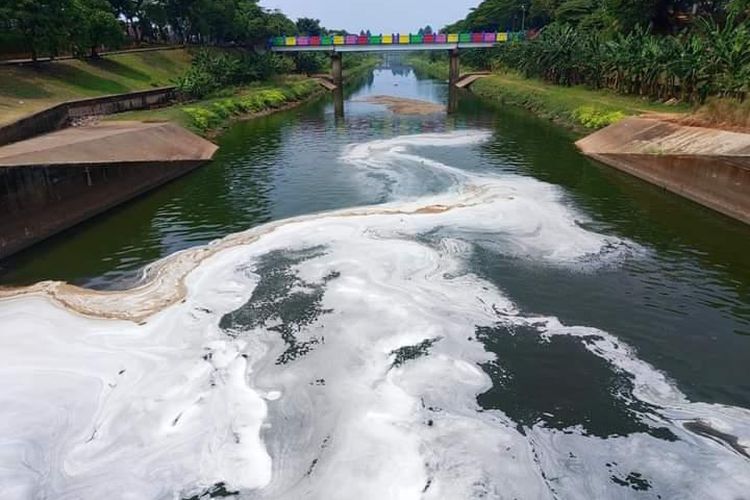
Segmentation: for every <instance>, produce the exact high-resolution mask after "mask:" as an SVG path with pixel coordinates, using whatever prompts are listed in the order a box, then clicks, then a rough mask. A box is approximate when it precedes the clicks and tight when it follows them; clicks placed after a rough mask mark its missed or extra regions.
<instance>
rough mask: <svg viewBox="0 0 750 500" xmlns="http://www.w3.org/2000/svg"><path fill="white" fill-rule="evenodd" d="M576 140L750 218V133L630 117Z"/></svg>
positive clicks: (620, 164) (630, 169)
mask: <svg viewBox="0 0 750 500" xmlns="http://www.w3.org/2000/svg"><path fill="white" fill-rule="evenodd" d="M576 145H577V146H578V147H579V148H580V149H581V151H583V152H584V153H585V154H586V155H588V156H590V157H592V158H594V159H596V160H598V161H601V162H602V163H605V164H607V165H610V166H612V167H615V168H617V169H619V170H622V171H623V172H627V173H629V174H631V175H634V176H636V177H639V178H641V179H643V180H646V181H648V182H651V183H653V184H656V185H657V186H660V187H662V188H664V189H666V190H668V191H671V192H673V193H676V194H679V195H681V196H684V197H685V198H688V199H690V200H693V201H695V202H697V203H700V204H701V205H704V206H706V207H709V208H711V209H713V210H716V211H718V212H721V213H723V214H725V215H728V216H730V217H733V218H735V219H738V220H740V221H743V222H745V223H747V224H750V134H741V133H736V132H728V131H723V130H717V129H709V128H701V127H688V126H683V125H678V124H674V123H669V122H664V121H660V120H653V119H646V118H627V119H625V120H622V121H621V122H618V123H616V124H614V125H610V126H609V127H607V128H605V129H603V130H600V131H599V132H596V133H594V134H592V135H590V136H588V137H586V138H584V139H581V140H580V141H578V142H577V143H576Z"/></svg>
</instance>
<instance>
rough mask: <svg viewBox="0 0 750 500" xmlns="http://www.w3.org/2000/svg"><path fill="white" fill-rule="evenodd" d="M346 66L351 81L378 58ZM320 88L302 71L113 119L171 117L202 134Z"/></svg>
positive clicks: (307, 96) (300, 98) (309, 95)
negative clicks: (301, 72)
mask: <svg viewBox="0 0 750 500" xmlns="http://www.w3.org/2000/svg"><path fill="white" fill-rule="evenodd" d="M352 61H353V62H352V63H350V64H348V65H347V68H348V69H347V70H345V75H346V79H348V80H350V81H352V80H355V79H356V78H358V77H359V76H360V75H361V74H363V73H365V72H366V71H369V70H370V69H371V68H372V67H373V66H375V65H376V64H377V62H378V61H379V59H378V58H375V57H371V56H364V57H355V58H352ZM323 92H324V91H323V88H322V87H321V86H320V85H319V84H318V82H316V81H315V80H313V79H311V78H306V77H304V76H301V75H286V76H275V77H271V78H270V79H269V80H265V81H260V82H254V83H250V84H244V85H240V86H235V87H226V88H223V89H221V90H217V91H215V92H212V93H211V94H210V95H209V96H207V97H205V98H203V99H201V100H195V101H192V102H188V103H183V104H178V105H175V106H170V107H165V108H159V109H151V110H143V111H133V112H128V113H120V114H117V115H112V116H110V117H109V119H112V120H141V121H172V122H175V123H178V124H180V125H182V126H183V127H185V128H188V129H190V130H192V131H193V132H196V133H198V134H201V135H203V136H212V135H214V134H215V133H217V132H218V131H219V130H221V129H223V128H224V127H226V126H227V125H229V124H230V123H231V122H232V121H234V120H238V119H244V118H248V117H252V116H254V115H258V114H264V113H268V112H272V111H274V110H277V109H283V108H284V107H286V106H289V105H293V104H295V103H298V102H302V101H305V100H308V99H311V98H313V97H315V96H317V95H320V94H322V93H323Z"/></svg>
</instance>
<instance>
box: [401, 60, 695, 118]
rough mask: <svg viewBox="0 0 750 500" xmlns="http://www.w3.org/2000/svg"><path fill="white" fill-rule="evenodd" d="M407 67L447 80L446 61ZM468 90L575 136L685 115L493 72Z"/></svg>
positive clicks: (420, 62) (607, 92) (676, 109)
mask: <svg viewBox="0 0 750 500" xmlns="http://www.w3.org/2000/svg"><path fill="white" fill-rule="evenodd" d="M408 63H409V64H410V65H412V66H413V67H414V69H415V70H416V71H417V72H418V73H422V74H424V75H426V76H430V77H432V78H440V79H446V78H447V76H448V62H447V60H442V59H436V60H432V59H429V58H428V57H424V56H417V57H412V58H409V59H408ZM471 90H472V92H473V93H474V94H476V95H477V96H479V97H481V98H483V99H485V100H487V101H488V102H491V103H497V104H510V105H514V106H520V107H523V108H526V109H528V110H529V111H532V112H534V113H535V114H537V115H539V116H541V117H543V118H547V119H550V120H552V121H554V122H556V123H559V124H561V125H563V126H565V127H567V128H570V129H573V130H576V131H578V132H585V131H587V130H593V129H598V128H602V127H606V126H607V125H610V124H612V123H615V122H617V121H618V120H621V119H622V118H624V117H626V116H633V115H640V114H644V113H676V112H678V113H680V112H682V113H684V112H686V111H688V110H689V109H690V108H689V106H686V105H677V106H668V105H665V104H662V103H658V102H653V101H650V100H648V99H644V98H641V97H634V96H626V95H619V94H617V93H615V92H613V91H611V90H607V89H600V90H593V89H590V88H587V87H585V86H583V85H576V86H559V85H553V84H550V83H547V82H544V81H541V80H539V79H534V78H525V77H524V76H523V75H520V74H519V73H517V72H514V71H502V72H496V73H494V74H493V75H492V76H489V77H487V78H482V79H480V80H477V81H476V82H475V83H474V84H473V85H472V86H471Z"/></svg>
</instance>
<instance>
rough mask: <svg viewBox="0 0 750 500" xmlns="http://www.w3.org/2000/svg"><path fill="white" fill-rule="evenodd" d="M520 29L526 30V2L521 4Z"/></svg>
mask: <svg viewBox="0 0 750 500" xmlns="http://www.w3.org/2000/svg"><path fill="white" fill-rule="evenodd" d="M521 31H526V4H525V3H522V4H521Z"/></svg>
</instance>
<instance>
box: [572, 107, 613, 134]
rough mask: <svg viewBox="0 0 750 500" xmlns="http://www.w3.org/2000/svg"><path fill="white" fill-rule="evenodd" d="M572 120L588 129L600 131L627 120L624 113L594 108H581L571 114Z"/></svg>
mask: <svg viewBox="0 0 750 500" xmlns="http://www.w3.org/2000/svg"><path fill="white" fill-rule="evenodd" d="M571 115H572V116H571V118H573V120H574V121H576V122H577V123H580V124H581V125H583V126H584V127H586V128H593V129H598V128H602V127H606V126H607V125H612V124H613V123H616V122H619V121H620V120H622V119H623V118H625V113H623V112H622V111H607V110H603V109H599V108H595V107H593V106H581V107H579V108H576V109H575V110H573V112H572V113H571Z"/></svg>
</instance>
